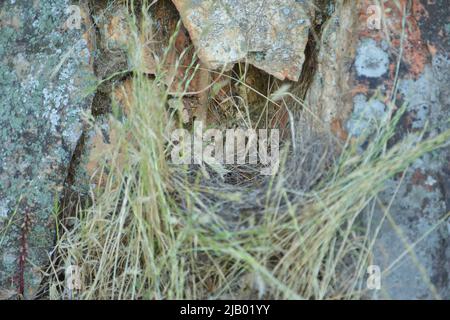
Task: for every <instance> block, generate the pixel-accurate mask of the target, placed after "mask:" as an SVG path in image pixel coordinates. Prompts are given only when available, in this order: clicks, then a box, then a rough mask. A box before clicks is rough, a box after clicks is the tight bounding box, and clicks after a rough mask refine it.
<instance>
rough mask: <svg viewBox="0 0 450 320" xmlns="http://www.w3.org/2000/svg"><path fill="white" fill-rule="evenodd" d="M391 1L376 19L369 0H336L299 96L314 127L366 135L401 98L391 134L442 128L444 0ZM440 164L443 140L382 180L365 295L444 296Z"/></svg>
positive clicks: (444, 180) (448, 112)
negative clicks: (370, 285)
mask: <svg viewBox="0 0 450 320" xmlns="http://www.w3.org/2000/svg"><path fill="white" fill-rule="evenodd" d="M408 3H410V4H411V5H410V6H409V5H408ZM399 4H400V6H397V5H396V4H395V3H394V2H392V1H391V2H390V1H388V2H384V10H381V8H380V11H379V13H380V15H379V17H380V18H381V20H380V24H379V28H377V25H376V23H375V24H374V23H373V22H376V20H374V19H376V18H377V9H376V7H374V6H373V3H372V1H361V2H359V3H358V5H355V4H354V3H353V2H346V1H342V2H338V6H337V8H336V11H335V13H334V14H333V15H332V17H331V18H330V20H329V21H328V22H327V25H326V26H325V28H324V32H323V34H322V47H321V49H320V52H319V56H318V66H317V72H316V74H315V76H314V80H313V83H312V85H311V89H310V91H309V93H308V94H307V99H306V100H307V102H308V104H309V106H310V107H311V108H312V109H313V110H315V111H316V112H317V114H318V117H316V120H314V121H317V122H318V130H324V129H325V130H331V131H333V132H334V134H335V135H337V136H339V137H340V138H342V139H346V138H347V137H349V138H350V139H353V138H356V137H359V136H361V135H362V134H368V135H369V139H370V134H371V133H373V132H375V130H376V127H377V125H378V124H379V123H380V122H381V121H384V120H385V119H387V118H388V117H390V113H391V112H395V109H398V108H399V107H400V106H401V105H402V104H403V103H406V104H407V109H406V113H405V115H404V116H403V117H402V120H401V121H400V124H399V125H398V127H397V129H396V134H395V137H394V139H393V141H391V142H396V141H399V140H400V139H402V138H403V137H405V136H406V135H407V134H409V133H414V132H417V133H419V132H421V131H422V130H423V129H424V128H425V127H426V126H427V124H428V130H427V132H428V133H427V134H428V135H431V136H432V135H436V134H437V133H439V132H442V131H444V130H447V129H449V122H448V120H449V118H450V100H449V96H450V92H449V88H450V86H449V83H450V78H449V74H450V60H449V56H448V53H449V30H450V29H449V24H448V18H447V17H448V15H449V9H448V4H447V1H445V0H436V1H433V2H431V1H426V0H420V1H419V0H413V1H403V0H402V1H399ZM371 6H372V7H371ZM404 12H406V18H405V19H403V17H404ZM317 119H319V121H318V120H317ZM449 163H450V150H449V148H448V147H447V148H444V149H441V150H440V151H438V152H434V153H431V154H427V155H426V156H424V157H422V158H421V159H419V160H417V161H416V162H415V163H414V164H413V165H412V166H411V168H409V169H408V170H407V171H406V172H405V173H404V175H400V176H397V177H393V178H392V179H390V180H389V181H388V182H387V183H386V190H385V191H384V192H383V193H381V194H380V195H379V197H378V199H377V202H376V204H377V205H376V206H375V207H374V211H373V221H372V222H371V224H370V226H371V234H372V237H373V238H374V247H373V257H372V264H374V265H378V266H379V267H380V269H381V272H382V274H381V290H379V291H373V292H370V291H369V294H368V295H367V297H371V298H374V299H380V298H389V299H424V298H425V299H427V298H430V299H431V298H447V299H449V298H450V282H449V274H448V273H449V270H450V241H449V239H450V238H449V235H450V234H449V233H450V229H449V228H448V219H447V221H445V220H442V219H443V218H444V217H445V216H446V214H447V213H448V212H449V211H450V205H449V204H450V201H449V199H450V192H449V191H450V188H449V183H448V181H450V170H449V169H450V167H449ZM378 226H380V228H379V231H378V232H377V228H378Z"/></svg>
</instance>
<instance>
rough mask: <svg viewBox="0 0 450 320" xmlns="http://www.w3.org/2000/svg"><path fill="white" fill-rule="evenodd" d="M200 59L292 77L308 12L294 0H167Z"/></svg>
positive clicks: (304, 40) (308, 21) (301, 52)
mask: <svg viewBox="0 0 450 320" xmlns="http://www.w3.org/2000/svg"><path fill="white" fill-rule="evenodd" d="M172 1H173V3H174V4H175V6H176V7H177V9H178V11H179V12H180V15H181V18H182V20H183V23H184V25H185V27H186V29H187V30H188V31H189V34H190V36H191V39H192V42H193V43H194V45H195V47H196V48H197V50H198V56H199V58H200V59H201V60H202V62H203V63H205V65H206V66H207V67H209V68H212V69H219V70H220V69H222V68H225V69H229V68H230V67H232V66H233V64H234V63H236V62H238V61H242V60H246V61H248V62H249V63H251V64H253V65H254V66H256V67H257V68H259V69H262V70H264V71H266V72H267V73H269V74H271V75H274V76H275V77H277V78H279V79H281V80H284V79H285V78H287V79H290V80H294V81H297V80H298V78H299V76H300V73H301V70H302V65H303V62H304V60H305V54H304V50H305V46H306V43H307V42H308V35H309V28H310V26H311V21H312V20H313V16H314V14H313V11H312V10H310V8H308V6H307V5H306V4H304V3H299V2H297V1H294V0H273V1H264V0H244V1H236V0H221V1H212V0H189V1H185V0H172Z"/></svg>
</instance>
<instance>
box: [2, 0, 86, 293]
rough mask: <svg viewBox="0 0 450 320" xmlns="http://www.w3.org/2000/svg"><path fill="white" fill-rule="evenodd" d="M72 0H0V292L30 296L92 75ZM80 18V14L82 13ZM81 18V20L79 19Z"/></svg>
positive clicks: (51, 239)
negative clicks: (0, 0)
mask: <svg viewBox="0 0 450 320" xmlns="http://www.w3.org/2000/svg"><path fill="white" fill-rule="evenodd" d="M70 5H71V1H69V0H35V1H30V0H16V1H9V0H8V1H2V2H1V3H0V57H1V58H0V59H1V60H0V88H1V91H0V154H1V157H0V230H1V234H0V296H1V297H2V298H8V297H14V295H21V296H23V297H24V298H32V297H33V296H34V295H35V293H36V289H37V288H38V286H39V284H40V282H41V279H42V273H41V268H42V267H43V266H45V264H46V263H48V262H49V259H48V257H49V254H50V252H49V251H50V249H51V246H52V244H53V243H54V241H55V219H54V215H53V213H54V210H55V204H56V203H57V200H58V197H59V193H60V191H61V189H62V186H63V183H64V180H65V177H66V175H67V169H68V166H69V162H70V160H71V157H72V154H73V152H74V149H75V147H76V145H77V142H78V139H79V137H80V134H81V132H82V112H83V110H87V109H88V108H89V106H90V101H91V99H90V98H89V97H88V98H83V97H87V93H88V92H89V90H88V89H89V88H91V87H92V85H93V81H94V77H93V69H92V64H91V62H92V59H91V53H90V49H91V48H90V46H91V44H92V43H91V40H92V37H91V34H92V33H91V31H92V28H91V24H90V23H89V21H88V20H89V19H88V14H87V12H86V11H85V9H84V6H81V7H70ZM80 17H81V19H80ZM78 22H80V23H78Z"/></svg>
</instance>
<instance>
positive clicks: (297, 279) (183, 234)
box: [50, 2, 450, 299]
mask: <svg viewBox="0 0 450 320" xmlns="http://www.w3.org/2000/svg"><path fill="white" fill-rule="evenodd" d="M143 8H144V9H143V10H142V12H141V15H142V17H141V19H149V17H148V16H147V15H146V14H147V10H146V3H145V2H144V6H143ZM144 25H150V24H149V23H144ZM132 30H133V32H134V33H135V36H134V37H133V38H134V39H140V34H139V33H140V32H145V30H141V29H140V28H132ZM131 41H132V44H131V47H132V48H135V46H138V45H139V43H141V42H139V41H137V40H136V41H133V40H132V39H131ZM138 56H139V55H134V56H133V57H135V58H136V57H138ZM133 66H135V68H136V69H135V71H134V73H133V82H132V83H133V85H132V86H133V88H132V89H133V90H132V93H133V99H132V101H133V102H132V105H131V106H130V109H129V110H128V113H127V117H126V118H125V119H122V120H119V119H117V118H115V117H114V116H111V128H112V129H111V130H114V132H115V134H114V138H113V139H112V141H111V145H112V146H113V147H112V148H110V149H108V150H107V151H106V152H108V153H109V154H107V155H105V157H107V158H109V159H111V161H110V162H109V163H108V164H105V166H104V168H103V170H100V173H99V175H101V177H100V179H101V180H102V181H103V182H104V183H102V184H101V186H100V187H98V188H96V189H93V190H92V191H91V198H92V205H91V206H89V207H86V208H82V207H80V208H79V210H78V211H77V214H76V216H75V217H74V218H73V220H74V223H73V225H74V227H73V228H71V229H67V228H66V229H65V232H63V233H62V234H61V235H60V237H59V239H58V243H57V247H56V249H55V252H56V258H55V260H57V261H60V262H61V261H62V267H64V266H67V265H76V266H79V267H81V275H82V288H81V290H80V291H79V292H77V293H76V295H75V296H76V297H77V298H80V299H205V298H289V299H300V298H303V299H312V298H314V299H343V298H359V297H360V296H361V294H363V288H364V287H363V286H362V282H363V279H364V274H365V270H366V269H365V267H366V265H367V262H368V261H369V259H370V246H371V243H370V240H369V236H368V235H367V234H366V232H365V231H364V229H362V228H360V224H359V222H358V218H359V217H360V215H361V213H362V212H364V210H365V209H366V208H367V206H368V205H369V204H370V203H371V202H372V201H373V200H375V199H376V196H377V194H378V193H379V192H380V191H382V190H383V185H384V182H385V181H386V180H387V179H389V178H391V177H393V176H394V175H395V174H397V173H399V172H402V171H403V170H405V169H407V167H408V165H409V164H410V163H411V162H413V161H414V160H415V159H417V158H419V157H420V156H422V155H423V154H425V153H427V152H430V151H432V150H435V149H437V148H439V147H441V146H443V145H444V144H445V143H446V142H447V141H448V139H449V138H450V132H449V131H447V132H444V133H442V134H440V135H438V136H436V137H434V138H428V139H423V137H422V136H417V135H416V136H409V137H408V138H406V139H404V140H403V141H401V142H399V143H398V144H396V145H394V146H393V147H391V148H389V149H387V148H386V145H387V143H388V141H389V140H390V138H391V137H392V136H393V133H394V128H395V126H396V124H397V122H398V120H399V117H400V115H401V114H402V110H399V111H398V112H397V113H396V115H395V116H394V117H393V118H392V119H389V121H386V122H385V123H383V124H381V126H380V128H379V129H378V131H377V132H376V134H375V136H373V137H371V139H370V142H368V144H367V146H366V147H365V148H364V149H361V148H360V147H358V146H359V145H361V142H362V141H356V142H350V141H348V143H347V144H345V145H343V146H341V150H340V155H339V157H337V158H336V159H335V158H333V157H332V156H331V153H330V155H329V156H322V155H317V154H315V153H317V152H319V151H320V150H322V151H323V150H326V149H327V148H326V146H324V148H323V149H320V148H319V149H317V147H315V146H316V145H317V144H318V143H319V142H318V141H316V140H315V139H316V138H317V137H316V136H314V134H311V135H310V137H309V138H305V137H304V136H303V139H292V141H295V142H293V143H295V148H292V146H289V145H288V144H287V145H286V146H285V149H284V153H283V154H284V158H283V161H282V166H281V169H280V172H279V174H278V175H277V176H275V177H272V178H268V179H265V180H263V181H261V180H258V183H257V185H256V184H255V185H253V183H254V181H253V180H249V181H248V183H244V184H240V185H233V184H230V183H226V182H225V181H223V180H220V179H219V180H217V181H216V180H206V182H205V179H203V178H202V175H203V173H202V171H201V170H195V168H192V167H188V166H185V167H182V166H173V165H171V164H170V162H169V161H168V155H169V151H170V147H171V143H170V137H169V130H168V128H174V127H176V126H179V125H180V123H181V121H180V120H179V116H178V113H177V112H171V111H170V110H169V109H168V108H167V107H166V102H167V100H168V98H169V94H168V89H166V87H165V86H164V84H163V81H162V80H161V79H162V78H163V75H162V74H157V75H156V76H155V78H154V79H149V78H148V76H146V75H144V74H142V73H141V72H139V70H140V66H139V61H138V60H135V61H133ZM193 67H194V68H195V66H193ZM158 69H159V72H161V73H162V72H163V71H162V68H158ZM234 80H235V81H241V79H234ZM266 99H267V100H270V99H271V98H270V95H269V94H268V95H267V96H266ZM271 103H273V104H276V101H271ZM244 104H245V103H244ZM294 126H295V125H294ZM305 130H306V129H305ZM361 139H364V138H361ZM322 143H326V141H325V142H324V141H322ZM332 143H335V142H334V141H333V142H332ZM332 143H331V144H332ZM311 146H313V147H311ZM293 150H295V151H293ZM312 161H315V162H316V163H317V166H316V167H315V168H311V171H314V174H312V175H311V176H308V175H307V172H306V173H305V171H302V170H301V168H302V166H303V165H305V164H306V163H311V162H312ZM298 166H300V168H299V167H298ZM231 170H240V169H239V168H231ZM296 175H297V176H296ZM296 177H297V178H298V179H296ZM299 181H302V183H299ZM50 287H51V297H52V298H67V292H66V291H64V289H63V288H64V283H62V282H61V281H60V280H58V278H57V277H56V276H55V277H53V278H52V279H51V281H50Z"/></svg>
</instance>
